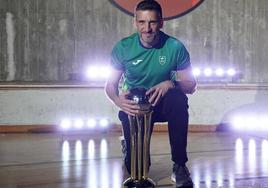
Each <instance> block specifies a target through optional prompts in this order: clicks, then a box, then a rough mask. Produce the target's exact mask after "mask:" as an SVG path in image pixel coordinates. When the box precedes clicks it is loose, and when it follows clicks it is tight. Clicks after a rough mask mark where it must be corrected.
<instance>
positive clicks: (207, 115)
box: [0, 88, 268, 126]
mask: <svg viewBox="0 0 268 188" xmlns="http://www.w3.org/2000/svg"><path fill="white" fill-rule="evenodd" d="M0 96H1V97H0V106H1V108H0V126H1V125H40V124H41V125H42V124H43V125H47V124H52V125H57V124H59V123H60V121H61V119H63V118H70V119H73V120H74V119H77V118H79V119H80V118H81V119H83V120H86V119H87V118H92V117H93V118H103V117H105V118H109V120H110V121H111V122H113V123H117V124H119V123H120V121H119V120H118V118H117V113H118V109H117V107H115V106H114V105H113V104H112V103H111V102H110V101H109V100H108V99H107V97H106V96H105V94H104V92H103V89H102V88H61V89H59V88H56V89H55V88H54V89H53V88H32V89H18V88H17V89H9V90H6V89H4V90H2V89H0ZM241 96H243V97H241ZM188 97H189V114H190V122H189V124H191V125H219V124H222V123H223V124H224V123H230V122H231V121H232V117H233V116H236V115H242V116H243V117H248V116H249V115H251V116H252V117H258V115H261V116H263V115H265V117H267V112H268V90H267V88H264V89H262V90H257V89H256V88H255V89H241V88H238V89H237V88H236V89H230V88H214V89H211V88H210V89H204V88H203V89H202V88H200V89H198V90H197V92H196V93H195V94H194V95H189V96H188ZM252 126H256V124H252Z"/></svg>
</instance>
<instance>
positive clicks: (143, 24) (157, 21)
mask: <svg viewBox="0 0 268 188" xmlns="http://www.w3.org/2000/svg"><path fill="white" fill-rule="evenodd" d="M135 25H136V27H137V30H138V33H139V36H140V40H141V43H142V44H143V45H144V46H145V47H152V46H153V45H154V44H156V43H157V41H158V34H159V30H160V28H162V26H163V20H162V19H161V18H160V17H159V15H158V13H157V12H156V11H151V10H138V11H137V12H136V17H135Z"/></svg>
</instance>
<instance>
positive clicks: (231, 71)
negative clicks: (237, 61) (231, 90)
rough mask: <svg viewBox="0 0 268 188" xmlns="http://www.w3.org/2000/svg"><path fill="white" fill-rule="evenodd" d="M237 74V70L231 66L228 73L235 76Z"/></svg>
mask: <svg viewBox="0 0 268 188" xmlns="http://www.w3.org/2000/svg"><path fill="white" fill-rule="evenodd" d="M235 74H236V71H235V70H234V69H233V68H230V69H228V70H227V75H228V76H234V75H235Z"/></svg>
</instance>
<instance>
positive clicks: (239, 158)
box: [235, 138, 244, 173]
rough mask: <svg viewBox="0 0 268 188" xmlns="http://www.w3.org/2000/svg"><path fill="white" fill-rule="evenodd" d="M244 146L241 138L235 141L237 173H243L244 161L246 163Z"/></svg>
mask: <svg viewBox="0 0 268 188" xmlns="http://www.w3.org/2000/svg"><path fill="white" fill-rule="evenodd" d="M243 151H244V145H243V141H242V139H241V138H238V139H237V140H236V141H235V165H236V171H237V172H236V173H242V172H243V161H244V155H243Z"/></svg>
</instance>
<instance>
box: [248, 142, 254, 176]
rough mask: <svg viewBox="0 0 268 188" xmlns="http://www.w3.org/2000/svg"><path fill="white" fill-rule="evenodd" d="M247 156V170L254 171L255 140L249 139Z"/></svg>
mask: <svg viewBox="0 0 268 188" xmlns="http://www.w3.org/2000/svg"><path fill="white" fill-rule="evenodd" d="M248 158H249V170H250V171H251V172H252V173H255V172H256V143H255V140H253V139H250V140H249V143H248Z"/></svg>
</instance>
